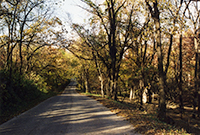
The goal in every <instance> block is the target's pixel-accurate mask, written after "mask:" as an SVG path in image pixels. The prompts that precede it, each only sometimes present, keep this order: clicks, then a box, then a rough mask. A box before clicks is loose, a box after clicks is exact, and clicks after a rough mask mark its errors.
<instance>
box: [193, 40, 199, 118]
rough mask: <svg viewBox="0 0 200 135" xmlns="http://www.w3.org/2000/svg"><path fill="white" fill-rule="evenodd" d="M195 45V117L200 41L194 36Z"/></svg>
mask: <svg viewBox="0 0 200 135" xmlns="http://www.w3.org/2000/svg"><path fill="white" fill-rule="evenodd" d="M194 46H195V57H196V58H195V91H194V100H193V118H195V113H196V107H197V101H198V87H199V85H198V82H199V78H198V69H199V54H198V43H197V39H196V38H194Z"/></svg>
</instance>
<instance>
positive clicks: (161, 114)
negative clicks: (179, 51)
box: [145, 0, 166, 121]
mask: <svg viewBox="0 0 200 135" xmlns="http://www.w3.org/2000/svg"><path fill="white" fill-rule="evenodd" d="M145 2H146V4H147V6H148V8H149V11H150V13H151V16H152V18H153V20H154V23H155V28H156V32H155V39H156V45H157V55H158V72H159V96H160V98H159V109H158V118H159V119H160V120H162V121H165V120H166V101H165V100H166V95H165V76H164V71H163V56H162V44H161V26H160V11H159V9H158V1H157V0H155V1H153V7H152V6H151V5H150V4H149V0H145Z"/></svg>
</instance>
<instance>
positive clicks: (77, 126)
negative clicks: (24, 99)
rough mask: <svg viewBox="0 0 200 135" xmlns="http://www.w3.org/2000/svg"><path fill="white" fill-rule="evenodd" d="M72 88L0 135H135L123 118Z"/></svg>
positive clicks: (9, 124) (6, 125) (4, 126)
mask: <svg viewBox="0 0 200 135" xmlns="http://www.w3.org/2000/svg"><path fill="white" fill-rule="evenodd" d="M75 84H76V83H75V82H71V83H70V85H69V86H67V87H66V88H65V91H64V92H63V94H61V95H60V96H55V97H52V98H49V99H48V100H46V101H44V102H42V103H41V104H39V105H37V106H36V107H34V108H32V109H30V110H29V111H27V112H25V113H23V114H21V115H19V116H17V117H15V118H13V119H11V120H10V121H7V122H6V123H4V124H2V125H0V135H80V134H84V135H98V134H102V135H136V133H135V132H134V128H133V127H132V125H130V124H129V123H128V122H127V121H125V120H123V118H121V117H118V116H116V115H115V114H114V113H112V112H110V111H109V109H107V108H105V107H103V106H102V105H101V104H100V103H99V102H97V101H95V100H93V99H91V98H89V97H86V96H82V95H79V94H78V93H76V92H75V86H74V85H75Z"/></svg>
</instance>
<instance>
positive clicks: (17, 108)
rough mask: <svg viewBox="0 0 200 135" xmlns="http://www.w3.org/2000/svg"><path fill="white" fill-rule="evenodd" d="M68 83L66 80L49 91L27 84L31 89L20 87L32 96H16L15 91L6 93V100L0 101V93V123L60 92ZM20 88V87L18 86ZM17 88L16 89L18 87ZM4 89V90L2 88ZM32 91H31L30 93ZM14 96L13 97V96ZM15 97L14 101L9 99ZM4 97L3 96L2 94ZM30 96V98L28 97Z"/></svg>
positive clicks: (0, 97)
mask: <svg viewBox="0 0 200 135" xmlns="http://www.w3.org/2000/svg"><path fill="white" fill-rule="evenodd" d="M68 84H69V81H67V82H66V83H65V84H62V85H60V86H58V87H56V88H53V89H51V91H48V92H46V91H43V90H39V89H38V88H37V87H35V86H34V85H29V86H28V85H27V86H28V87H30V88H31V90H32V91H28V90H30V88H29V89H27V87H25V88H22V89H25V90H27V91H28V92H29V93H27V95H28V96H31V94H32V97H26V98H20V97H19V96H18V93H16V92H15V91H14V92H13V93H12V95H11V94H9V93H6V96H10V97H9V98H7V100H5V101H6V102H4V103H2V101H1V100H3V97H2V96H1V95H0V99H1V100H0V101H1V102H0V124H2V123H4V122H6V121H8V120H10V119H12V118H13V117H15V116H18V115H20V114H21V113H23V112H25V111H27V110H29V109H31V108H33V107H34V106H36V105H38V104H39V103H41V102H43V101H44V100H46V99H48V98H50V97H52V96H56V95H59V94H61V93H62V91H63V90H64V88H65V87H66V86H67V85H68ZM15 87H16V86H15V85H14V86H13V88H10V89H11V90H12V89H14V88H15ZM19 88H20V87H19ZM19 88H18V89H19ZM4 91H5V90H4ZM30 92H32V93H30ZM14 96H15V97H14ZM13 97H14V98H15V99H14V101H11V98H13ZM4 98H5V96H4ZM28 98H30V99H28Z"/></svg>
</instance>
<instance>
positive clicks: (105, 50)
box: [73, 0, 135, 100]
mask: <svg viewBox="0 0 200 135" xmlns="http://www.w3.org/2000/svg"><path fill="white" fill-rule="evenodd" d="M82 1H83V2H84V3H85V4H87V5H88V6H89V9H86V10H87V11H88V12H90V13H91V14H92V15H93V18H92V21H93V22H94V21H96V24H94V23H93V22H92V23H93V24H92V28H93V29H92V30H86V29H84V27H82V26H80V25H77V24H74V25H73V28H74V30H75V31H76V32H77V33H78V34H79V36H80V37H81V38H82V39H83V40H84V41H85V43H86V44H87V45H88V48H90V49H91V51H92V52H93V54H94V55H95V57H96V58H98V59H99V60H100V61H101V62H102V63H103V64H104V66H105V67H106V70H107V71H106V72H107V75H108V78H109V80H108V83H109V87H110V93H111V95H112V96H113V98H114V99H115V100H117V93H118V90H117V81H118V77H119V76H118V74H119V70H120V66H121V61H122V59H123V55H124V53H125V52H126V50H127V49H128V48H129V46H130V44H133V42H129V39H130V38H132V37H133V35H131V31H132V30H133V28H134V27H135V26H134V25H133V21H134V16H133V12H134V10H133V7H130V6H128V2H127V1H126V0H125V1H118V2H117V1H114V0H106V1H105V2H104V3H103V4H100V5H101V6H102V8H101V7H100V6H98V5H97V4H95V3H94V2H92V1H91V0H82ZM126 9H130V11H129V12H128V13H127V14H125V17H123V16H122V14H123V11H125V10H126ZM94 28H97V29H98V28H100V29H98V30H96V31H95V32H93V31H94ZM107 94H108V92H107ZM108 95H109V94H108Z"/></svg>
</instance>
